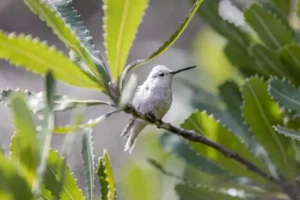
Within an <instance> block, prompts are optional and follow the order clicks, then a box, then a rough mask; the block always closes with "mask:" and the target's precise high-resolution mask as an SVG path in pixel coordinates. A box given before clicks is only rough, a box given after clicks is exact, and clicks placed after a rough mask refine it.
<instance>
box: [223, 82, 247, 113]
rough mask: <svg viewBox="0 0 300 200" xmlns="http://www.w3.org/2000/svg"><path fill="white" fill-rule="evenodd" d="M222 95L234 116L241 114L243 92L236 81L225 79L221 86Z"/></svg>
mask: <svg viewBox="0 0 300 200" xmlns="http://www.w3.org/2000/svg"><path fill="white" fill-rule="evenodd" d="M218 88H219V92H220V96H221V97H222V99H223V101H224V102H225V103H226V105H227V109H228V111H229V112H230V113H231V114H232V115H233V116H241V112H242V110H241V108H240V105H242V101H243V99H242V94H241V92H240V89H239V87H238V85H237V84H236V83H235V82H234V81H225V82H224V83H223V84H221V85H220V86H219V87H218Z"/></svg>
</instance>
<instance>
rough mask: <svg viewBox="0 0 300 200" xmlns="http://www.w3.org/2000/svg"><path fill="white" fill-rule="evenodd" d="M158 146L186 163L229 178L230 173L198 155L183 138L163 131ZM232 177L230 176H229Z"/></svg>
mask: <svg viewBox="0 0 300 200" xmlns="http://www.w3.org/2000/svg"><path fill="white" fill-rule="evenodd" d="M159 142H160V146H161V147H162V148H163V149H164V150H165V151H166V152H167V153H172V154H175V155H176V156H178V157H179V158H181V159H183V160H185V161H186V163H187V164H188V165H191V166H193V167H194V168H195V169H198V170H200V171H203V172H205V173H208V174H211V175H214V176H216V177H218V178H229V177H231V176H232V175H231V173H230V172H229V171H227V170H225V169H224V168H223V167H222V166H220V165H218V164H216V163H215V162H213V161H211V160H209V159H207V158H206V157H203V156H202V155H199V154H198V152H197V151H196V150H195V149H193V147H192V146H190V145H189V144H188V143H187V142H186V141H185V140H184V139H181V138H179V137H176V136H173V135H171V134H168V133H165V134H163V135H162V136H161V137H160V139H159ZM231 178H232V177H231Z"/></svg>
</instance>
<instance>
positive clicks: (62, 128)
mask: <svg viewBox="0 0 300 200" xmlns="http://www.w3.org/2000/svg"><path fill="white" fill-rule="evenodd" d="M118 112H120V111H119V110H113V111H110V112H108V113H105V114H103V115H101V116H99V117H97V118H96V119H90V120H89V121H88V122H87V123H84V124H80V125H77V126H74V125H73V126H72V125H66V126H56V127H55V128H54V132H55V133H57V134H65V133H69V132H71V131H73V130H76V129H78V128H91V127H93V126H96V125H97V124H98V123H100V122H102V121H103V120H105V119H107V118H108V117H109V116H111V115H113V114H115V113H118Z"/></svg>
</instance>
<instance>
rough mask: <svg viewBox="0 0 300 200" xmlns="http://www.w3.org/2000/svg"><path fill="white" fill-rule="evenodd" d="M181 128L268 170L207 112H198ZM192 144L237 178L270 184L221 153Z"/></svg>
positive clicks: (204, 146) (201, 153)
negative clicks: (204, 137)
mask: <svg viewBox="0 0 300 200" xmlns="http://www.w3.org/2000/svg"><path fill="white" fill-rule="evenodd" d="M181 127H183V128H185V129H189V130H194V131H196V132H197V133H199V134H201V135H204V136H206V137H208V138H209V139H211V140H213V141H215V142H218V143H220V144H221V145H223V146H225V147H227V148H229V149H232V150H233V151H236V152H239V154H240V155H241V156H243V157H245V158H247V159H248V160H249V161H251V162H252V163H255V164H256V165H257V166H259V167H260V168H262V169H264V170H265V171H266V170H267V167H266V165H265V164H264V163H262V162H261V161H260V160H259V159H258V158H257V157H256V156H255V154H254V153H253V152H251V151H250V149H248V148H247V146H246V145H245V144H244V143H243V141H241V140H240V139H239V138H238V137H236V134H233V133H232V132H231V131H229V130H227V129H226V128H225V127H223V126H222V125H221V124H220V123H219V122H218V121H216V120H215V119H214V117H213V116H212V115H210V116H208V115H207V113H206V112H202V113H200V112H199V111H196V112H194V113H193V114H192V115H191V116H190V117H189V118H187V119H186V120H185V121H184V123H183V124H181ZM190 144H191V145H192V146H193V148H194V149H196V150H197V151H198V153H199V154H200V155H203V156H205V157H207V158H208V159H210V160H212V161H213V162H215V163H217V164H218V165H220V166H222V167H224V168H225V169H227V170H228V171H231V172H232V174H233V175H235V176H242V177H247V178H250V179H252V180H255V181H257V182H261V183H263V184H268V183H269V182H267V181H266V180H265V179H263V178H262V177H260V176H258V175H257V174H256V173H253V172H250V171H248V170H247V169H245V168H243V167H241V165H240V164H239V163H237V162H235V161H233V160H231V159H228V158H227V157H226V156H225V155H223V154H221V153H219V152H218V151H216V150H215V149H212V148H210V147H208V146H206V145H201V144H197V143H192V142H190Z"/></svg>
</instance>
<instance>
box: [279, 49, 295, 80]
mask: <svg viewBox="0 0 300 200" xmlns="http://www.w3.org/2000/svg"><path fill="white" fill-rule="evenodd" d="M280 59H281V61H282V62H283V64H284V66H285V69H286V70H287V71H288V72H289V74H290V76H291V77H294V79H295V81H297V83H299V82H300V81H299V78H300V75H299V73H300V46H299V45H297V44H292V45H288V46H285V47H284V48H282V49H280Z"/></svg>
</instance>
